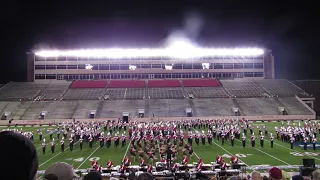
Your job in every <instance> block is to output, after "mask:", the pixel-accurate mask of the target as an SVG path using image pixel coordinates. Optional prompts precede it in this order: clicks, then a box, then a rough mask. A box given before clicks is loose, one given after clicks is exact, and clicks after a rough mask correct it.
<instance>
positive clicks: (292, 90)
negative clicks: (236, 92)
mask: <svg viewBox="0 0 320 180" xmlns="http://www.w3.org/2000/svg"><path fill="white" fill-rule="evenodd" d="M256 82H257V83H258V84H260V85H261V86H262V87H263V88H264V89H266V90H267V91H268V93H269V94H270V95H272V96H280V97H281V96H284V97H286V96H294V95H300V94H305V92H304V91H303V90H302V89H300V88H299V87H297V86H295V85H294V84H292V83H291V82H289V81H288V80H286V79H263V80H257V81H256Z"/></svg>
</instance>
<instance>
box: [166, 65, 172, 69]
mask: <svg viewBox="0 0 320 180" xmlns="http://www.w3.org/2000/svg"><path fill="white" fill-rule="evenodd" d="M164 67H165V68H166V70H172V66H167V65H165V66H164Z"/></svg>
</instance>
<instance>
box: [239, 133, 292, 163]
mask: <svg viewBox="0 0 320 180" xmlns="http://www.w3.org/2000/svg"><path fill="white" fill-rule="evenodd" d="M237 141H239V142H241V141H240V140H238V139H237ZM252 149H255V150H257V151H260V152H262V153H263V154H265V155H268V156H270V157H272V158H273V159H276V160H278V161H280V162H282V163H284V164H286V165H288V166H291V164H289V163H287V162H285V161H283V160H281V159H279V158H277V157H275V156H272V155H271V154H268V153H266V152H264V151H261V150H260V149H258V148H252Z"/></svg>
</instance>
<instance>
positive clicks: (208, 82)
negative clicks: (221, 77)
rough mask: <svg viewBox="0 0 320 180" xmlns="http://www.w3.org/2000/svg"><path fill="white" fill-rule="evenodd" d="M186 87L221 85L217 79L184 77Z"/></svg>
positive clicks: (183, 81)
mask: <svg viewBox="0 0 320 180" xmlns="http://www.w3.org/2000/svg"><path fill="white" fill-rule="evenodd" d="M182 83H183V86H184V87H219V86H220V83H219V81H218V80H216V79H184V80H182Z"/></svg>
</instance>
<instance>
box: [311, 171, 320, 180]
mask: <svg viewBox="0 0 320 180" xmlns="http://www.w3.org/2000/svg"><path fill="white" fill-rule="evenodd" d="M312 179H313V180H320V170H319V169H317V170H315V171H313V172H312Z"/></svg>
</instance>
